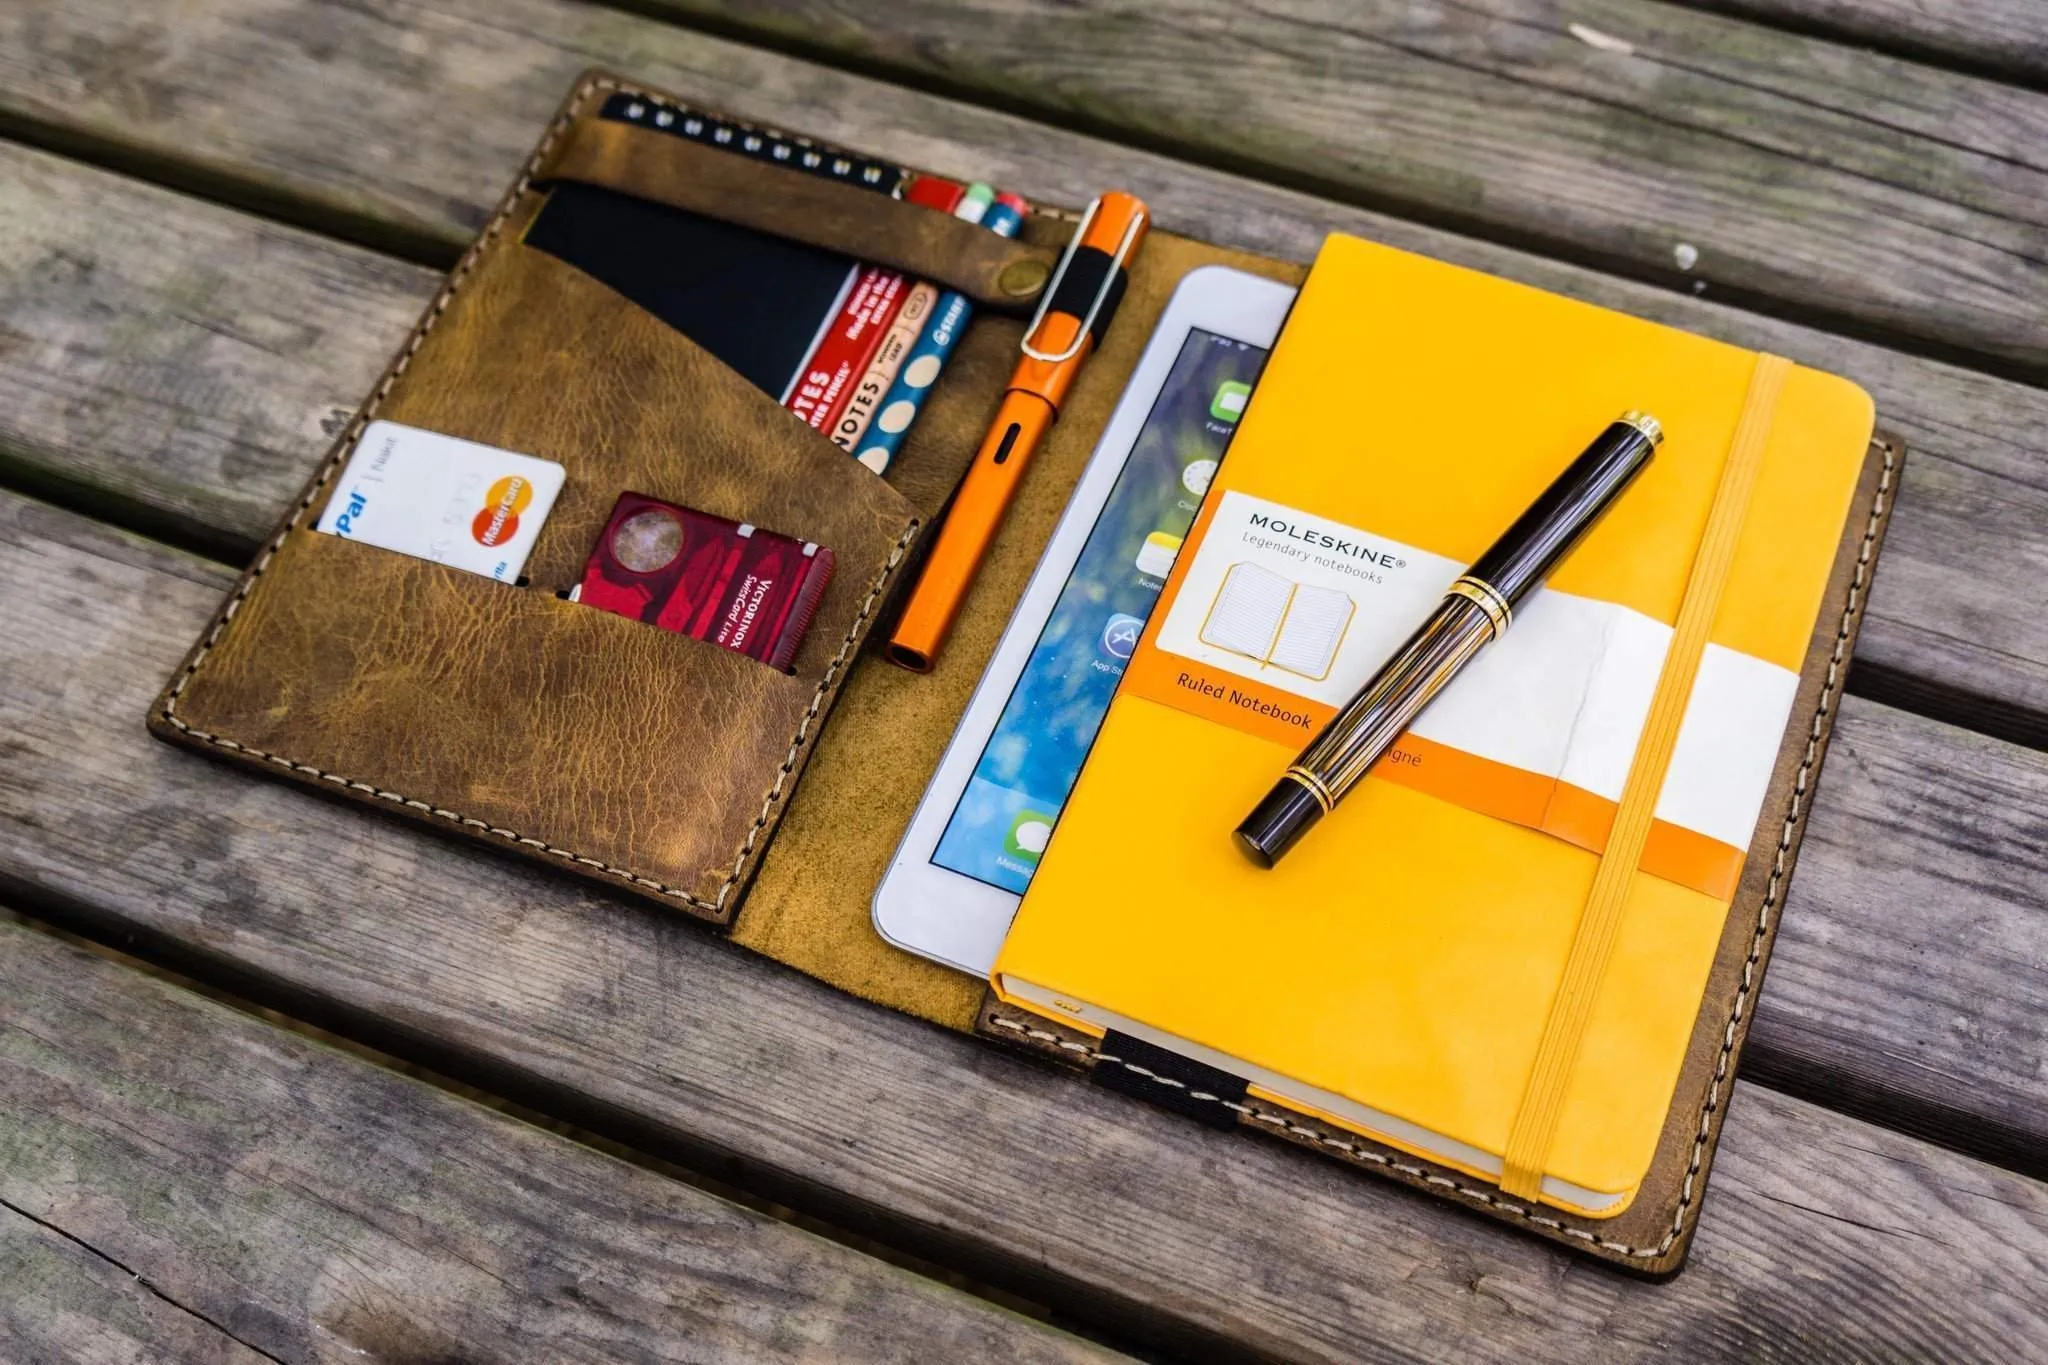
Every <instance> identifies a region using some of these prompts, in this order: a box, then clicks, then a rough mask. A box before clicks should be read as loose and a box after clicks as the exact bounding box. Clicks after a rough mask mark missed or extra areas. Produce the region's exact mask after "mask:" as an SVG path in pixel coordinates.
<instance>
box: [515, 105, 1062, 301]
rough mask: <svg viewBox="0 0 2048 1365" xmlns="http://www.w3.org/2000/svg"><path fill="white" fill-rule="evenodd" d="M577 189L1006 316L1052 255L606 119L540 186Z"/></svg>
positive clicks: (570, 135) (566, 138)
mask: <svg viewBox="0 0 2048 1365" xmlns="http://www.w3.org/2000/svg"><path fill="white" fill-rule="evenodd" d="M556 180H572V181H575V182H577V183H579V184H585V185H595V186H598V187H599V188H601V189H609V190H618V191H620V192H622V193H625V194H631V195H635V196H637V197H639V198H642V199H649V200H653V201H654V202H656V203H660V204H667V205H668V206H669V207H671V208H679V209H685V210H687V211H689V212H691V213H700V214H703V215H705V216H706V217H710V218H717V219H719V220H721V221H723V222H728V223H732V224H734V225H736V226H739V227H745V228H753V229H756V230H758V231H761V232H766V233H772V234H773V235H775V236H777V237H785V238H788V239H789V240H791V241H796V242H802V243H804V244H805V245H808V246H814V247H820V248H822V249H824V250H827V251H833V252H837V253H839V254H840V255H843V256H847V257H850V258H852V259H854V260H857V261H864V262H867V263H868V264H870V265H879V266H887V267H888V268H890V269H892V270H897V271H900V272H902V273H903V274H905V275H907V276H910V277H912V278H915V279H921V280H930V281H932V282H933V283H935V284H942V285H945V286H946V287H947V288H949V289H957V290H959V291H960V292H961V293H963V294H965V295H967V297H968V298H970V299H972V300H974V301H975V302H976V303H977V304H980V305H982V306H985V307H991V308H1004V309H1011V310H1021V309H1028V308H1030V307H1031V306H1033V305H1035V304H1036V303H1037V301H1038V296H1039V294H1040V292H1041V291H1042V290H1043V289H1044V287H1045V284H1046V282H1047V280H1049V279H1050V278H1051V274H1052V269H1051V268H1052V263H1053V257H1054V253H1053V252H1052V251H1050V250H1048V249H1047V248H1045V247H1038V246H1031V245H1029V244H1027V243H1024V242H1021V241H1017V240H1014V239H1011V238H1006V237H999V236H997V235H996V234H995V233H993V232H990V231H989V230H988V229H986V228H983V227H980V226H978V225H977V224H974V223H970V222H967V221H966V220H964V219H960V218H955V217H954V216H953V215H952V214H950V213H942V212H939V211H938V210H936V209H931V208H926V207H924V206H923V205H920V204H914V203H911V202H909V201H907V200H902V199H893V198H891V197H889V196H888V195H884V194H877V193H875V192H874V191H873V190H869V189H863V188H861V187H860V186H858V185H852V184H847V183H844V182H840V181H835V180H825V179H821V178H819V177H817V176H814V175H809V174H807V173H805V172H803V171H799V170H792V169H789V168H786V167H783V166H776V165H769V164H764V163H762V162H758V161H752V160H748V159H747V158H745V157H742V156H739V155H737V154H736V153H734V152H731V151H727V150H724V149H722V148H718V147H706V146H703V145H701V144H698V143H694V142H685V141H683V140H682V139H680V138H676V137H672V136H670V135H668V134H666V133H662V132H658V131H656V130H654V129H652V128H644V127H638V126H636V125H633V124H630V123H618V122H614V121H612V120H609V119H603V118H596V117H588V118H582V119H579V120H577V121H576V122H575V123H574V124H572V125H571V126H570V127H569V129H568V130H567V131H566V132H565V133H564V134H563V136H562V138H561V140H560V141H559V142H557V143H556V144H555V146H554V147H553V148H552V149H551V150H550V151H549V153H548V155H547V157H546V158H545V159H544V160H543V161H542V163H541V167H540V171H539V173H538V174H537V175H536V176H535V181H536V183H539V184H546V183H549V182H551V181H556Z"/></svg>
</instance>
